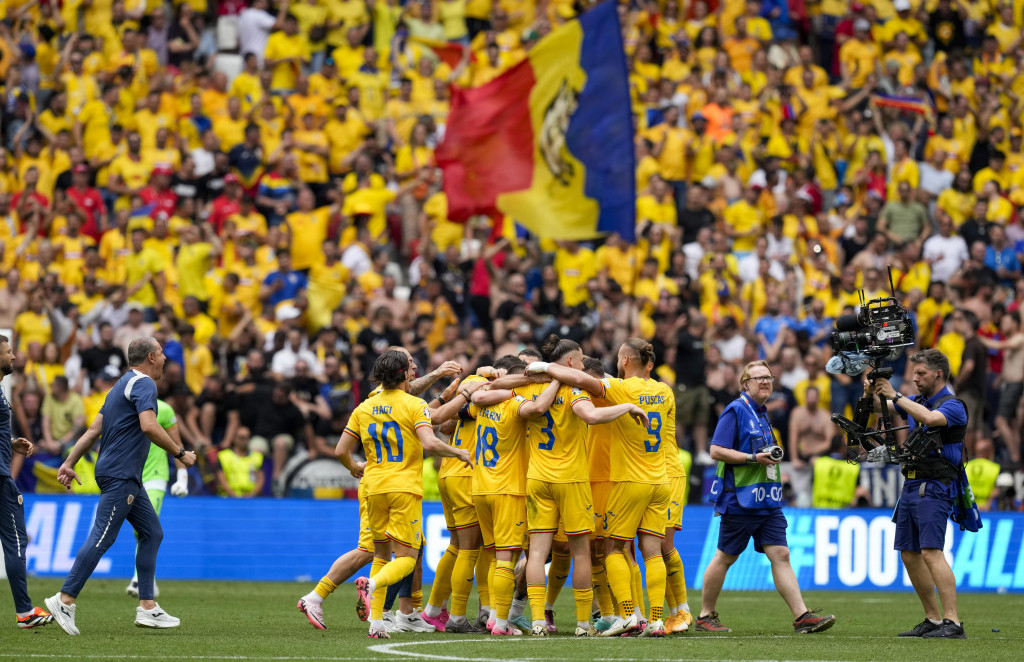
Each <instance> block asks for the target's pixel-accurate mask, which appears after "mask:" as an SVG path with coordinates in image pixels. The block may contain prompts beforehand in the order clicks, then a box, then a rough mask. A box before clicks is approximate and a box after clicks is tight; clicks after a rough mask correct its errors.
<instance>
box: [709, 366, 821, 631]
mask: <svg viewBox="0 0 1024 662" xmlns="http://www.w3.org/2000/svg"><path fill="white" fill-rule="evenodd" d="M774 383H775V377H774V375H772V371H771V368H769V366H768V362H767V361H753V362H751V363H748V364H747V365H746V366H745V367H744V368H743V374H742V375H741V376H740V388H741V389H742V392H741V393H740V397H739V398H737V399H736V400H733V401H732V402H731V403H730V404H729V405H728V406H727V407H726V408H725V410H724V411H723V412H722V415H721V417H720V418H719V419H718V426H717V427H716V428H715V434H714V437H712V439H711V457H712V458H713V459H715V460H717V461H718V475H717V477H716V478H715V483H714V485H713V486H712V488H711V498H712V500H713V501H714V502H715V514H716V515H721V517H722V523H721V528H720V529H719V533H718V549H717V550H716V551H715V556H714V558H712V559H711V563H709V564H708V567H707V570H705V571H704V582H703V586H704V591H703V593H702V597H703V603H702V605H701V611H700V614H701V615H700V618H699V619H697V621H696V624H695V625H696V629H697V631H704V632H729V631H730V630H729V628H727V627H724V626H723V625H722V623H721V622H720V621H719V619H718V612H716V611H715V604H716V602H717V601H718V595H719V593H721V591H722V585H723V584H724V583H725V573H726V572H728V570H729V567H730V566H731V565H732V564H733V563H735V562H736V559H737V558H738V557H739V555H740V553H741V552H742V551H743V550H744V549H746V547H747V542H749V540H750V538H751V536H753V538H754V549H755V550H756V551H758V552H761V553H763V554H764V555H765V556H767V557H768V560H769V562H770V563H771V566H772V579H773V580H774V582H775V588H776V589H778V591H779V594H780V595H782V598H783V599H784V600H785V601H786V604H787V605H789V608H790V609H791V610H792V612H793V617H794V618H795V619H796V620H795V621H794V622H793V629H794V630H795V631H796V632H797V633H798V634H800V633H810V632H822V631H824V630H827V629H828V628H830V627H832V625H833V624H834V623H835V621H836V618H835V616H832V615H828V616H819V615H817V614H815V613H812V612H810V611H808V610H807V606H806V605H805V604H804V600H803V597H801V595H800V587H799V586H798V585H797V581H796V574H795V573H794V572H793V567H792V566H791V565H790V563H789V547H788V545H787V542H786V525H787V523H786V517H785V516H784V515H783V514H782V483H781V482H780V481H779V467H778V465H779V463H780V462H781V461H782V448H781V447H780V446H778V444H776V442H775V436H774V434H773V432H772V426H771V423H770V422H769V421H768V413H767V410H766V408H765V403H766V402H768V399H769V398H770V397H771V395H772V391H773V390H774ZM773 451H774V453H773Z"/></svg>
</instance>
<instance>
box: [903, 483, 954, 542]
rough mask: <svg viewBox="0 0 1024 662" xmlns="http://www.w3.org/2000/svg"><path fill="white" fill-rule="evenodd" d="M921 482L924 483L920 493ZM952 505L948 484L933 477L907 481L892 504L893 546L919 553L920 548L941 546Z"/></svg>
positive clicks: (944, 538) (944, 540)
mask: <svg viewBox="0 0 1024 662" xmlns="http://www.w3.org/2000/svg"><path fill="white" fill-rule="evenodd" d="M921 485H924V486H925V489H924V495H922V494H921ZM952 509H953V499H952V498H951V497H950V496H949V488H948V487H946V486H945V485H943V484H942V483H940V482H939V481H936V480H929V481H924V482H923V483H922V482H920V481H909V480H908V481H907V482H906V483H904V484H903V493H902V494H900V500H899V502H898V503H897V504H896V512H895V513H894V514H893V521H894V522H896V541H895V543H894V544H893V547H894V548H895V549H897V550H899V551H901V552H916V553H920V552H921V550H922V549H943V548H944V547H945V546H946V522H947V521H948V520H949V513H950V511H951V510H952Z"/></svg>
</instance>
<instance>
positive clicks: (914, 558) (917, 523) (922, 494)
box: [864, 349, 977, 639]
mask: <svg viewBox="0 0 1024 662" xmlns="http://www.w3.org/2000/svg"><path fill="white" fill-rule="evenodd" d="M909 361H910V364H911V365H912V366H913V370H914V379H913V381H914V385H915V386H916V387H917V390H918V392H919V393H920V394H921V395H918V396H911V397H904V396H903V394H902V393H900V392H899V391H897V390H895V389H894V388H893V387H892V384H890V383H889V382H888V380H884V379H879V380H877V381H876V382H875V383H874V384H873V385H872V384H871V383H870V382H868V384H867V385H866V386H865V389H864V390H865V392H866V393H869V394H871V393H874V394H878V393H881V394H882V395H884V396H885V397H887V398H889V401H890V404H891V405H894V407H893V409H894V410H895V411H896V413H898V414H901V415H903V416H906V417H907V418H909V419H910V426H911V428H912V429H913V428H916V427H917V426H919V425H923V426H925V428H926V429H936V428H937V429H938V430H939V439H940V440H941V441H942V451H941V452H935V451H933V452H932V453H931V454H930V455H929V456H928V457H925V458H923V459H922V461H920V462H917V463H915V464H909V463H904V465H903V468H902V471H903V475H904V476H906V478H907V480H906V481H905V482H904V483H903V493H902V494H901V495H900V500H899V502H898V503H897V504H896V512H895V514H894V515H893V520H894V521H895V522H896V540H895V544H894V547H895V548H896V549H898V550H899V551H900V558H902V559H903V565H904V566H906V568H907V574H908V575H910V581H911V583H912V584H913V585H914V590H915V591H917V597H918V598H920V599H921V604H922V605H924V615H925V619H924V620H923V621H921V623H920V624H918V625H917V626H916V627H914V629H912V630H908V631H907V632H901V633H900V634H899V636H901V637H928V638H944V639H966V638H967V635H966V634H964V627H963V623H961V622H960V617H959V615H958V614H957V610H956V577H955V576H954V575H953V570H952V569H951V568H950V567H949V563H947V562H946V557H945V555H944V554H943V553H942V548H943V546H944V545H945V542H946V520H947V519H948V518H949V516H950V513H952V512H953V511H954V501H955V500H956V497H957V494H958V492H959V489H958V488H960V487H962V486H961V484H960V476H961V474H963V480H964V481H966V479H967V478H966V474H964V473H963V447H964V444H963V441H964V436H965V434H966V431H967V408H966V406H964V403H963V402H961V401H960V400H958V399H956V398H955V397H954V396H953V394H952V393H951V392H950V390H949V387H948V386H946V377H947V376H948V375H949V359H947V358H946V357H945V355H943V353H942V352H940V351H939V350H937V349H924V350H921V351H919V352H917V353H915V354H913V355H912V356H910V358H909ZM878 408H879V401H878V399H877V398H876V399H875V409H876V410H877V409H878ZM975 515H976V512H975ZM958 521H960V520H958ZM961 523H964V522H962V521H961ZM964 524H965V526H967V527H968V528H971V525H970V523H964ZM972 530H975V531H976V530H977V528H976V527H975V528H973V529H972ZM936 589H938V592H939V600H941V601H942V610H941V611H940V610H939V603H938V601H937V600H936V599H935V591H936Z"/></svg>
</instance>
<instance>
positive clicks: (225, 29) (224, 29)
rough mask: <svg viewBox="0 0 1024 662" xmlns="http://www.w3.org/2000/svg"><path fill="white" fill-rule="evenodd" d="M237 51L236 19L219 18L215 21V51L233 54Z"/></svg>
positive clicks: (231, 17)
mask: <svg viewBox="0 0 1024 662" xmlns="http://www.w3.org/2000/svg"><path fill="white" fill-rule="evenodd" d="M237 50H238V17H237V16H221V17H220V18H218V19H217V51H218V52H221V53H224V52H234V51H237Z"/></svg>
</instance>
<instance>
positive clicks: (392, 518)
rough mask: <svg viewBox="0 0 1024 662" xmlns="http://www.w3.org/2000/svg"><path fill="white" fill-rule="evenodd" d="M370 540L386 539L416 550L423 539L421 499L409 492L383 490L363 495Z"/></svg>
mask: <svg viewBox="0 0 1024 662" xmlns="http://www.w3.org/2000/svg"><path fill="white" fill-rule="evenodd" d="M366 505H367V510H368V511H369V520H370V531H371V532H372V533H373V541H374V542H375V543H378V542H387V541H388V540H389V539H390V540H394V541H395V542H397V543H399V544H401V545H405V546H406V547H412V548H413V549H419V547H420V543H422V542H423V528H422V522H421V520H422V519H423V500H422V498H421V497H420V496H419V495H417V494H410V493H409V492H385V493H383V494H371V495H369V496H368V497H366Z"/></svg>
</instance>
